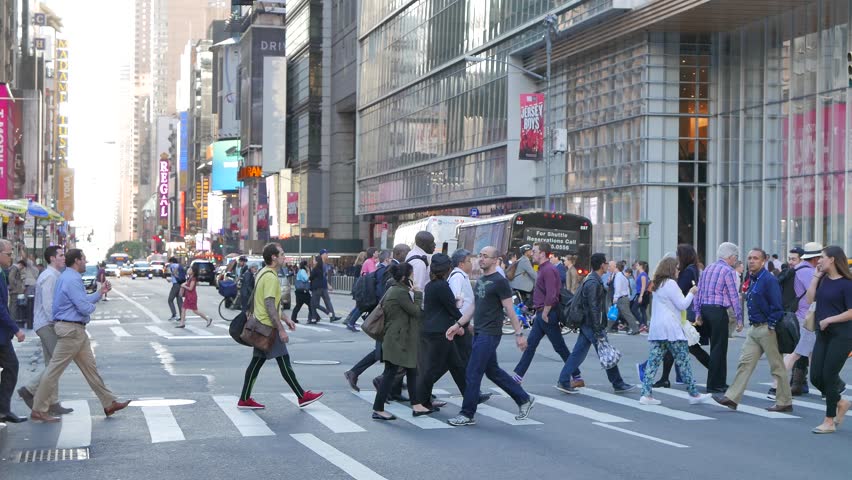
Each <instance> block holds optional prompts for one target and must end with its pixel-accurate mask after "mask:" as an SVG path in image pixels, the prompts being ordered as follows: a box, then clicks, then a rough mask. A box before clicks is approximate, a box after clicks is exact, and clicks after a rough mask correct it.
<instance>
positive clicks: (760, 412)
mask: <svg viewBox="0 0 852 480" xmlns="http://www.w3.org/2000/svg"><path fill="white" fill-rule="evenodd" d="M654 391H655V392H660V393H663V394H665V395H670V396H672V397H678V398H683V399H689V394H688V393H686V392H682V391H680V390H674V389H672V388H657V389H654ZM707 405H713V406H715V407H718V408H724V409H725V410H729V408H728V407H726V406H724V405H719V404H718V403H716V402H715V401H713V400H711V401H709V402H707ZM737 411H738V412H743V413H748V414H751V415H757V416H758V417H764V418H799V417H797V416H795V415H790V414H787V413H779V412H767V411H766V410H764V409H762V408H757V407H750V406H748V405H743V404H739V405H738V406H737Z"/></svg>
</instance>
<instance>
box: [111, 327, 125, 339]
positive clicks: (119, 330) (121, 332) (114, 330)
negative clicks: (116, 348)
mask: <svg viewBox="0 0 852 480" xmlns="http://www.w3.org/2000/svg"><path fill="white" fill-rule="evenodd" d="M109 329H110V330H112V333H114V334H115V336H116V337H129V336H130V334H129V333H127V330H125V329H123V328H121V327H109Z"/></svg>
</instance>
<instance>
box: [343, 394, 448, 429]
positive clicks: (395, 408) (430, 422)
mask: <svg viewBox="0 0 852 480" xmlns="http://www.w3.org/2000/svg"><path fill="white" fill-rule="evenodd" d="M352 394H353V395H355V396H356V397H360V398H362V399H364V401H365V402H367V403H369V404H372V403H373V400H375V398H376V392H374V391H371V390H362V391H360V392H352ZM385 411H386V412H390V413H392V414H394V415H396V417H397V418H399V419H400V420H403V421H405V422H408V423H410V424H412V425H414V426H415V427H419V428H422V429H425V430H432V429H437V428H453V427H452V426H451V425H450V424H448V423H445V422H442V421H440V420H436V419H434V418H431V417H429V416H428V415H424V416H422V417H414V416H412V415H411V409H410V408H408V407H405V406H403V405H401V404H399V403H396V402H391V403H388V404H385ZM377 421H378V420H377Z"/></svg>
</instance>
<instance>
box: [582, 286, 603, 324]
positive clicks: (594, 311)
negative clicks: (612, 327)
mask: <svg viewBox="0 0 852 480" xmlns="http://www.w3.org/2000/svg"><path fill="white" fill-rule="evenodd" d="M582 295H583V301H584V305H585V307H586V325H587V326H589V327H591V328H592V331H594V332H595V334H599V333H600V332H601V331H603V329H604V325H606V323H605V322H604V311H603V305H604V296H605V295H606V291H605V290H604V287H603V282H602V281H601V276H600V275H598V273H597V272H592V273H590V274H589V276H587V277H586V280H584V281H583V285H582Z"/></svg>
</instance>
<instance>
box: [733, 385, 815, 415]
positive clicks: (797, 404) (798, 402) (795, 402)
mask: <svg viewBox="0 0 852 480" xmlns="http://www.w3.org/2000/svg"><path fill="white" fill-rule="evenodd" d="M743 396H744V397H751V398H762V399H764V400H769V399H768V398H766V394H765V393H757V392H752V391H750V390H746V391H745V392H743ZM770 401H771V400H770ZM793 406H795V407H802V408H810V409H811V410H820V411H825V405H820V404H819V403H813V402H805V401H803V400H796V399H795V398H794V399H793Z"/></svg>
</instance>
